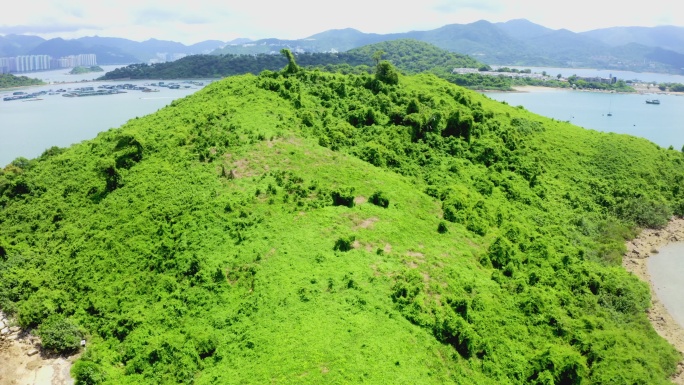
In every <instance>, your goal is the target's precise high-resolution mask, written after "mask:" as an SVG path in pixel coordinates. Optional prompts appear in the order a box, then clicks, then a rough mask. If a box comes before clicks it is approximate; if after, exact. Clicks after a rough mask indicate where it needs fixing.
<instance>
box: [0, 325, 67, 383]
mask: <svg viewBox="0 0 684 385" xmlns="http://www.w3.org/2000/svg"><path fill="white" fill-rule="evenodd" d="M78 357H79V355H75V356H71V357H66V358H65V357H59V356H57V357H54V356H50V355H47V354H45V353H44V352H41V351H40V344H39V342H38V338H36V337H33V336H31V335H30V334H28V333H21V334H19V335H17V336H13V337H12V338H10V339H7V340H3V341H0V385H73V384H74V380H73V379H72V378H71V375H70V371H71V365H72V364H73V362H74V361H75V360H76V359H77V358H78Z"/></svg>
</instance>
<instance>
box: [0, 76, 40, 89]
mask: <svg viewBox="0 0 684 385" xmlns="http://www.w3.org/2000/svg"><path fill="white" fill-rule="evenodd" d="M42 84H45V82H43V81H42V80H40V79H34V78H29V77H27V76H16V75H12V74H0V89H2V88H13V87H25V86H37V85H42Z"/></svg>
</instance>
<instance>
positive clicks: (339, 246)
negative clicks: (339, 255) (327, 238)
mask: <svg viewBox="0 0 684 385" xmlns="http://www.w3.org/2000/svg"><path fill="white" fill-rule="evenodd" d="M355 240H356V237H355V236H353V235H348V236H346V237H340V238H339V239H338V240H337V241H336V242H335V247H334V248H333V250H339V251H349V250H351V249H352V245H353V244H354V241H355Z"/></svg>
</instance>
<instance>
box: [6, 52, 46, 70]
mask: <svg viewBox="0 0 684 385" xmlns="http://www.w3.org/2000/svg"><path fill="white" fill-rule="evenodd" d="M10 59H11V58H10ZM14 62H15V65H14V67H15V68H14V71H16V72H30V71H43V70H49V69H50V56H48V55H22V56H17V57H15V58H14ZM10 67H11V65H10Z"/></svg>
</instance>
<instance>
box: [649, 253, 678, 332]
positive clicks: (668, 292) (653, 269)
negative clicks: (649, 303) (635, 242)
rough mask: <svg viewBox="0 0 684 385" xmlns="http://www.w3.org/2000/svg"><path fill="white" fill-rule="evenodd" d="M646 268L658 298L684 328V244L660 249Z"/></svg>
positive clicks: (651, 257) (650, 259)
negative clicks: (683, 298) (683, 299)
mask: <svg viewBox="0 0 684 385" xmlns="http://www.w3.org/2000/svg"><path fill="white" fill-rule="evenodd" d="M646 267H647V268H648V274H649V275H650V276H651V281H652V282H653V286H654V288H655V292H656V296H657V297H658V299H659V300H660V302H662V303H663V306H665V309H667V311H668V313H670V314H671V315H672V318H674V319H675V321H677V323H678V324H679V325H680V326H682V327H684V301H682V297H683V296H684V243H683V242H677V243H672V244H669V245H666V246H664V247H662V248H660V250H659V252H658V254H655V255H652V256H650V257H649V258H648V260H647V261H646Z"/></svg>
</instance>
